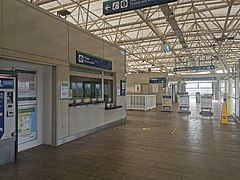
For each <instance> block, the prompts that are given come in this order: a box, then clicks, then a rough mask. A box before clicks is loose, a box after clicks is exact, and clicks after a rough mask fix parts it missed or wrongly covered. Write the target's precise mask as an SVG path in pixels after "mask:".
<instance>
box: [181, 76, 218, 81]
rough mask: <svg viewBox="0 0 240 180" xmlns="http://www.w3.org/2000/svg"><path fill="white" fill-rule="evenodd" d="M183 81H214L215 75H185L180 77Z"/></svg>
mask: <svg viewBox="0 0 240 180" xmlns="http://www.w3.org/2000/svg"><path fill="white" fill-rule="evenodd" d="M182 80H183V81H214V80H217V77H189V78H188V77H187V78H182Z"/></svg>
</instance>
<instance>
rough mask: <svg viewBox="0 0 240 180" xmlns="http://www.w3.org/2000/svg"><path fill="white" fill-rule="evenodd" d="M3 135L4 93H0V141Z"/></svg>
mask: <svg viewBox="0 0 240 180" xmlns="http://www.w3.org/2000/svg"><path fill="white" fill-rule="evenodd" d="M3 134H4V92H3V91H0V139H1V138H2V136H3Z"/></svg>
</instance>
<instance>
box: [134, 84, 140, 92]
mask: <svg viewBox="0 0 240 180" xmlns="http://www.w3.org/2000/svg"><path fill="white" fill-rule="evenodd" d="M135 93H141V84H136V85H135Z"/></svg>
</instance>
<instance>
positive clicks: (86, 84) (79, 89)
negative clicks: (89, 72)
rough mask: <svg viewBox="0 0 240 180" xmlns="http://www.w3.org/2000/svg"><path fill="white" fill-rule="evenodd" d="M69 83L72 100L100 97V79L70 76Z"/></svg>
mask: <svg viewBox="0 0 240 180" xmlns="http://www.w3.org/2000/svg"><path fill="white" fill-rule="evenodd" d="M70 82H71V87H70V88H71V89H72V97H73V99H84V98H101V97H102V80H101V79H97V78H86V77H79V76H71V77H70Z"/></svg>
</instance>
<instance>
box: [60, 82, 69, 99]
mask: <svg viewBox="0 0 240 180" xmlns="http://www.w3.org/2000/svg"><path fill="white" fill-rule="evenodd" d="M60 93H61V96H60V98H61V99H68V98H69V83H68V82H67V81H63V82H61V92H60Z"/></svg>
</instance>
